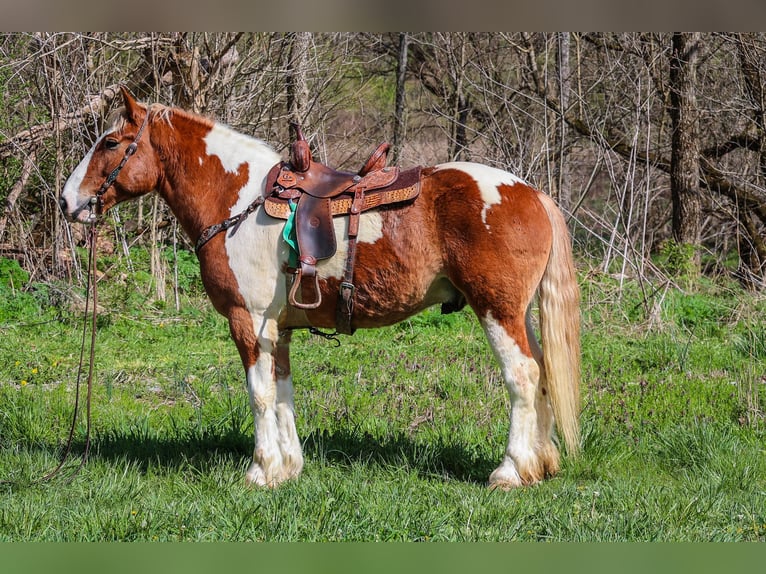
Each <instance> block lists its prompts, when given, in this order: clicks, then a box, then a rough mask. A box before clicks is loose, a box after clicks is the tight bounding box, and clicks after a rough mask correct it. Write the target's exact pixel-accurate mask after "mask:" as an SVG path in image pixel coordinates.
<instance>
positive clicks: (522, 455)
mask: <svg viewBox="0 0 766 574" xmlns="http://www.w3.org/2000/svg"><path fill="white" fill-rule="evenodd" d="M481 323H482V326H483V327H484V331H485V332H486V334H487V338H488V340H489V343H490V345H491V347H492V350H493V352H494V354H495V357H496V358H497V360H498V362H499V363H500V369H501V372H502V375H503V380H504V381H505V386H506V388H507V389H508V393H509V395H510V399H511V421H510V431H509V433H508V444H507V446H506V448H505V455H504V457H503V461H502V463H501V464H500V466H499V467H497V468H496V469H495V471H494V472H493V473H492V475H491V476H490V477H489V483H490V486H491V487H493V488H495V487H497V488H504V489H505V488H514V487H518V486H523V485H528V484H534V483H536V482H539V481H540V480H542V479H543V478H544V476H545V472H546V462H545V460H544V459H543V457H541V456H540V452H539V447H540V443H539V439H540V435H539V430H538V424H539V422H541V421H538V413H537V409H536V407H537V402H538V399H537V396H538V386H539V381H540V367H539V366H538V363H537V361H536V360H535V359H534V357H533V356H532V352H531V349H530V347H529V344H528V341H527V332H526V328H525V325H524V316H523V314H522V315H520V316H519V317H516V318H513V319H505V320H503V319H497V318H495V317H493V315H492V313H491V312H488V313H487V315H486V316H484V317H482V318H481Z"/></svg>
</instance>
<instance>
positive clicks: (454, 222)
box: [60, 90, 580, 488]
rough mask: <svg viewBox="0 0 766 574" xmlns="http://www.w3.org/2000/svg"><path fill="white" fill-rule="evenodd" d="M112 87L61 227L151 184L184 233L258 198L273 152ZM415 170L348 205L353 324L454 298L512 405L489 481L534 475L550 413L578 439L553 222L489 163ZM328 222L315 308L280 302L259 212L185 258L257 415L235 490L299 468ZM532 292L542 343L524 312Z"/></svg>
mask: <svg viewBox="0 0 766 574" xmlns="http://www.w3.org/2000/svg"><path fill="white" fill-rule="evenodd" d="M122 95H123V99H124V104H125V105H124V110H122V111H121V113H120V114H119V117H118V119H117V120H116V121H115V122H114V124H113V125H112V126H111V128H110V129H108V130H107V131H106V132H105V133H104V134H103V135H102V136H101V137H100V138H99V139H98V141H97V142H96V143H95V145H94V146H93V148H92V149H91V150H90V151H89V152H88V154H87V155H86V156H85V158H84V159H83V160H82V161H81V162H80V164H79V165H78V166H77V168H76V169H75V170H74V172H73V173H72V175H71V176H70V177H69V179H68V181H67V182H66V185H65V187H64V189H63V192H62V194H61V199H60V203H61V207H62V209H63V211H64V212H65V214H66V215H67V216H68V217H69V218H70V219H71V220H72V221H76V222H81V223H90V222H92V221H94V220H95V219H96V216H97V214H100V212H102V211H106V210H108V209H109V208H110V207H112V206H114V205H116V204H117V203H120V202H122V201H124V200H127V199H131V198H136V197H139V196H141V195H144V194H146V193H149V192H152V191H157V192H158V193H159V194H160V195H161V196H162V198H163V199H164V200H165V201H166V202H167V204H168V205H169V207H170V209H171V210H172V211H173V213H174V214H175V215H176V217H177V218H178V221H179V222H180V224H181V225H182V226H183V229H184V231H185V232H186V233H187V234H188V236H189V237H190V238H191V240H192V241H196V240H197V239H198V237H199V236H200V234H201V233H202V232H203V230H206V229H208V228H210V227H211V226H214V225H216V224H219V223H221V222H222V221H224V220H226V219H228V218H230V217H232V216H235V215H237V214H239V213H241V212H243V211H245V210H246V209H247V208H248V206H250V205H251V204H253V202H254V200H255V199H256V198H257V197H258V196H259V195H261V194H262V193H263V187H264V185H265V183H264V182H265V178H266V176H267V173H268V172H269V170H270V169H271V168H272V166H274V165H275V164H277V163H279V162H280V159H281V158H280V157H279V155H278V154H277V153H276V152H275V151H274V150H273V149H272V148H270V147H269V146H268V145H266V144H265V143H264V142H262V141H260V140H258V139H254V138H252V137H249V136H246V135H243V134H241V133H238V132H236V131H234V130H233V129H231V128H229V127H227V126H225V125H222V124H220V123H216V122H213V121H210V120H208V119H206V118H203V117H199V116H197V115H193V114H191V113H188V112H185V111H183V110H179V109H175V108H169V107H165V106H160V105H157V104H155V105H152V106H148V107H147V106H144V105H140V104H138V103H137V102H136V101H135V100H134V99H133V97H132V96H131V95H130V94H129V93H128V92H127V91H125V90H123V94H122ZM118 167H119V169H117V168H118ZM422 174H423V178H422V182H421V193H420V195H419V197H418V198H417V199H416V200H415V201H414V202H412V203H410V204H407V205H405V206H402V207H397V208H390V207H389V208H388V209H385V210H371V211H367V212H364V213H362V214H361V220H360V224H359V234H358V238H357V248H356V266H355V271H354V284H355V285H356V294H355V303H356V304H355V307H354V312H353V318H352V320H353V324H354V328H372V327H381V326H384V325H390V324H393V323H396V322H398V321H401V320H403V319H405V318H407V317H410V316H412V315H413V314H415V313H418V312H420V311H422V310H424V309H426V308H427V307H429V306H431V305H435V304H438V303H446V304H447V305H453V306H455V305H458V306H459V305H460V303H461V302H463V301H465V302H467V304H468V305H470V306H471V308H472V309H473V310H474V312H475V313H476V315H477V317H478V319H479V321H480V323H481V325H482V327H483V328H484V331H485V333H486V336H487V338H488V340H489V343H490V345H491V347H492V350H493V351H494V355H495V357H496V358H497V361H498V362H499V364H500V368H501V371H502V376H503V380H504V382H505V385H506V387H507V389H508V392H509V394H510V399H511V420H510V433H509V436H508V443H507V446H506V449H505V454H504V457H503V460H502V462H501V463H500V465H499V466H498V468H497V469H496V470H495V471H494V472H493V473H492V475H491V476H490V478H489V482H490V486H492V487H500V488H510V487H517V486H522V485H529V484H533V483H536V482H538V481H540V480H542V479H543V478H544V477H545V476H546V475H553V474H555V473H556V472H557V471H558V469H559V451H558V448H557V446H556V444H555V443H554V436H553V433H554V419H555V422H556V426H557V428H558V432H559V434H560V435H561V437H562V438H563V441H564V443H565V444H566V448H567V452H568V453H569V454H570V455H571V454H574V453H576V452H577V449H578V446H579V423H578V419H579V378H580V373H579V370H580V365H579V361H580V347H579V290H578V286H577V283H576V277H575V270H574V266H573V261H572V253H571V242H570V239H569V234H568V231H567V227H566V224H565V221H564V218H563V217H562V214H561V212H560V211H559V209H558V208H557V207H556V205H555V204H554V202H553V201H552V200H551V199H550V198H549V197H548V196H547V195H545V194H543V193H541V192H539V191H536V190H535V189H533V188H532V187H530V186H529V185H527V184H526V183H525V182H524V181H522V180H521V179H519V178H518V177H516V176H514V175H512V174H510V173H507V172H505V171H501V170H499V169H495V168H492V167H489V166H485V165H481V164H476V163H462V162H456V163H445V164H441V165H437V166H434V167H428V168H423V170H422ZM96 196H98V199H96ZM334 223H335V228H336V234H337V253H336V255H335V256H334V257H333V258H331V259H327V260H324V261H320V262H319V263H318V265H317V270H318V274H319V277H320V280H319V286H320V289H321V291H322V293H323V294H324V295H325V296H324V297H323V303H322V305H320V306H319V308H317V309H315V310H306V311H296V310H295V309H294V308H292V307H291V306H289V305H288V304H287V291H288V288H289V281H290V280H291V276H288V275H286V273H285V268H286V263H287V261H288V256H289V247H288V245H287V244H286V243H285V241H284V239H283V236H282V232H283V228H284V221H281V220H278V219H273V218H271V217H270V216H269V215H268V214H266V213H265V212H264V210H263V209H256V210H255V211H254V212H253V213H252V215H250V217H248V218H247V219H243V220H242V221H241V222H240V223H239V225H237V226H235V227H232V228H231V229H230V230H227V231H226V232H225V233H219V234H217V235H215V236H214V237H213V238H212V239H211V240H210V241H209V242H208V243H207V244H206V245H205V247H204V248H203V249H201V250H200V251H199V254H198V255H199V262H200V269H201V273H202V280H203V283H204V285H205V289H206V290H207V294H208V296H209V297H210V300H211V301H212V303H213V306H214V307H215V309H216V310H217V311H218V312H219V313H221V314H222V315H224V316H225V317H226V318H227V319H228V321H229V327H230V331H231V336H232V338H233V339H234V342H235V343H236V346H237V349H238V351H239V354H240V357H241V359H242V363H243V365H244V369H245V374H246V378H247V390H248V393H249V397H250V407H251V409H252V412H253V417H254V423H255V448H254V451H253V461H252V463H251V464H250V467H249V469H248V471H247V476H246V480H247V483H248V484H257V485H265V486H276V485H277V484H279V483H281V482H282V481H284V480H287V479H290V478H294V477H297V476H298V475H299V474H300V472H301V469H302V467H303V454H302V451H301V443H300V441H299V439H298V436H297V433H296V428H295V415H294V406H293V382H292V377H291V373H290V362H289V344H290V334H291V330H292V329H295V328H306V327H316V328H329V329H332V328H333V327H334V326H335V313H334V310H335V301H336V299H337V290H338V283H339V280H340V278H341V277H342V275H343V266H344V265H343V264H344V260H345V255H346V251H347V244H346V243H345V237H346V232H347V229H346V228H347V226H348V218H346V217H337V218H335V219H334ZM536 293H537V294H538V297H539V311H540V333H541V342H542V349H541V348H540V345H538V343H537V340H536V339H535V335H534V332H533V329H532V326H531V323H530V320H529V317H528V315H527V310H528V308H529V307H530V303H531V302H532V299H533V297H534V296H535V294H536Z"/></svg>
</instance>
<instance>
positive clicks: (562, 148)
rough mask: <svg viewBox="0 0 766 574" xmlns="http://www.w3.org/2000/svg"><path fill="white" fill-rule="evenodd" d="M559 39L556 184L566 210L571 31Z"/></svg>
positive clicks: (569, 200) (569, 198)
mask: <svg viewBox="0 0 766 574" xmlns="http://www.w3.org/2000/svg"><path fill="white" fill-rule="evenodd" d="M557 39H558V42H557V44H558V50H557V52H558V61H557V68H558V83H559V105H560V106H561V116H560V121H559V133H558V140H559V141H558V142H557V143H558V146H557V148H558V149H557V150H556V153H557V156H558V157H557V158H556V172H555V173H556V184H557V187H558V198H557V199H558V203H559V206H560V207H561V208H562V209H564V210H569V208H570V207H571V204H572V192H571V189H570V182H569V169H568V164H567V159H566V155H567V151H566V149H567V148H566V140H567V123H566V120H564V115H565V114H566V112H567V108H569V93H570V88H571V85H570V84H571V69H570V66H569V44H570V35H569V32H559V33H558V34H557Z"/></svg>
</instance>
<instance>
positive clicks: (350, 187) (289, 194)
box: [264, 124, 421, 334]
mask: <svg viewBox="0 0 766 574" xmlns="http://www.w3.org/2000/svg"><path fill="white" fill-rule="evenodd" d="M293 125H294V127H295V128H296V132H297V137H296V140H295V141H294V142H293V144H292V147H291V151H290V159H289V161H287V162H280V163H278V164H277V165H275V166H274V167H273V168H272V169H271V171H270V172H269V175H268V177H267V178H266V188H265V194H266V198H265V203H264V207H265V210H266V213H268V214H269V215H270V216H272V217H276V218H280V219H285V220H288V223H291V224H292V228H293V229H294V231H295V238H296V240H297V241H296V243H297V263H296V265H295V267H288V271H289V272H291V273H293V274H294V278H293V283H292V286H291V288H290V291H289V294H288V302H289V303H290V304H291V305H293V306H294V307H296V308H298V309H302V310H311V309H316V308H317V307H319V306H320V305H321V304H322V294H321V292H320V290H319V276H318V274H317V269H316V265H317V262H319V261H321V260H323V259H328V258H330V257H332V256H333V255H335V252H336V249H337V242H336V237H335V226H334V225H333V217H336V216H348V218H349V223H348V252H347V255H346V262H345V265H344V273H343V278H342V280H341V283H340V289H339V293H338V303H337V307H336V327H335V328H336V331H337V332H338V333H343V334H351V333H353V332H354V329H353V327H352V326H351V315H352V313H353V310H354V291H355V289H356V288H355V287H354V283H353V278H354V261H355V256H356V243H357V237H358V235H359V216H360V214H361V213H362V212H364V211H367V210H370V209H373V208H376V207H380V206H382V205H390V204H395V203H403V202H408V201H413V200H414V199H415V198H416V197H417V196H418V194H419V193H420V169H421V168H420V167H416V168H412V169H409V170H406V171H400V169H399V168H398V167H387V166H386V162H387V159H388V150H389V148H390V147H391V146H390V145H389V144H388V143H382V144H380V145H379V146H378V147H377V148H376V149H375V151H374V152H373V153H372V155H371V156H370V157H369V159H368V160H367V161H366V162H365V163H364V165H363V166H362V168H361V169H360V170H359V171H358V172H357V173H347V172H343V171H336V170H334V169H332V168H330V167H327V166H326V165H324V164H321V163H319V162H315V161H314V160H313V158H312V157H311V150H310V148H309V144H308V142H307V141H306V139H305V137H304V136H303V132H302V131H301V129H300V127H299V126H297V125H295V124H293Z"/></svg>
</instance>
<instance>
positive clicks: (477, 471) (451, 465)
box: [74, 430, 493, 483]
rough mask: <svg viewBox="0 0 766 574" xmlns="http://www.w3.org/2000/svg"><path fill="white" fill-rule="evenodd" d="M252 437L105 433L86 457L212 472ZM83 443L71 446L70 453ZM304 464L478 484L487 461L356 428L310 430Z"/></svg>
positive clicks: (449, 447) (246, 452) (246, 449)
mask: <svg viewBox="0 0 766 574" xmlns="http://www.w3.org/2000/svg"><path fill="white" fill-rule="evenodd" d="M252 444H253V443H252V435H247V434H244V433H241V432H236V431H233V430H230V431H226V432H221V433H216V434H203V435H201V436H197V435H195V436H137V435H135V434H133V433H124V434H123V433H110V434H109V435H107V436H101V437H98V438H97V439H95V440H94V442H93V446H92V448H91V452H90V459H91V460H94V459H95V460H102V461H105V462H117V461H120V462H123V463H124V462H128V463H129V464H131V465H133V466H134V467H135V468H138V469H139V470H140V471H141V472H146V471H148V470H149V468H150V467H156V466H160V467H162V468H164V469H165V470H172V471H175V470H178V471H179V472H182V471H183V470H184V469H189V468H193V469H195V470H196V471H198V472H202V473H205V472H208V471H214V470H215V468H216V467H220V465H221V464H222V463H224V462H225V461H230V460H232V459H233V460H235V461H236V460H237V459H242V461H243V466H246V464H247V463H248V462H249V458H250V456H251V454H252ZM83 448H84V445H81V444H76V445H75V446H74V450H75V452H82V450H83ZM303 453H304V457H305V459H306V464H307V465H310V464H312V463H317V462H318V463H319V464H328V465H337V466H340V467H346V468H348V469H351V468H352V467H354V466H362V467H369V468H370V469H371V470H374V469H376V468H377V469H387V468H391V467H392V466H399V467H402V468H404V469H407V470H409V471H413V472H415V473H416V474H417V475H418V476H420V477H422V478H426V479H440V480H458V481H462V482H473V483H484V482H486V479H487V476H489V474H490V472H491V471H492V468H493V464H492V461H491V460H489V459H488V458H487V457H486V456H484V455H483V454H481V453H476V452H469V450H468V449H466V448H465V446H464V445H462V444H458V443H452V442H445V441H443V440H436V441H433V442H424V441H418V440H414V439H413V437H412V436H411V435H410V434H408V433H398V434H393V435H389V436H387V437H385V438H378V437H374V436H372V435H371V434H369V433H363V432H359V431H347V430H334V431H318V430H317V431H313V432H311V433H309V434H308V436H307V437H306V438H305V439H304V440H303Z"/></svg>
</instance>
